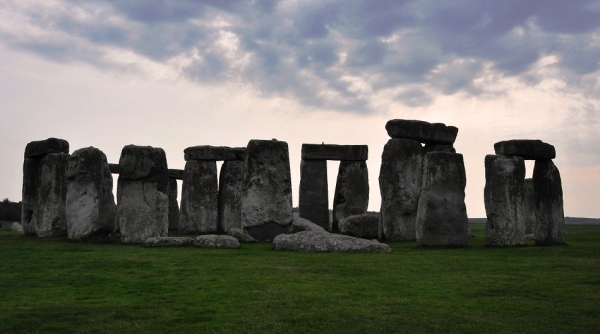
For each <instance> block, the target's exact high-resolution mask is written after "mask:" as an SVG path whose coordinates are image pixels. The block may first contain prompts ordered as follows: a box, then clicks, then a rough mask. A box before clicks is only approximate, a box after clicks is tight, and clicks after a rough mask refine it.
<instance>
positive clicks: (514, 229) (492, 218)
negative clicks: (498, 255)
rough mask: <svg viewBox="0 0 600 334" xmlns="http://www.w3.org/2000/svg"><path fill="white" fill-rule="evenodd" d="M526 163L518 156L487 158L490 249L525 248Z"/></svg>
mask: <svg viewBox="0 0 600 334" xmlns="http://www.w3.org/2000/svg"><path fill="white" fill-rule="evenodd" d="M524 183H525V161H524V160H523V158H521V157H517V156H504V155H487V156H486V157H485V189H484V202H485V212H486V215H487V223H486V228H485V232H486V240H485V244H486V246H521V245H523V240H524V233H525V215H524V206H523V200H524Z"/></svg>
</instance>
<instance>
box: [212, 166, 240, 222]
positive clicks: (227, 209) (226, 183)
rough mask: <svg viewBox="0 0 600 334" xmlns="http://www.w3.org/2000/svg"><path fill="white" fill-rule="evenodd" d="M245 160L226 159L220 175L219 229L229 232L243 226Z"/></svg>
mask: <svg viewBox="0 0 600 334" xmlns="http://www.w3.org/2000/svg"><path fill="white" fill-rule="evenodd" d="M243 177H244V162H243V161H239V160H236V161H225V162H223V165H222V166H221V174H220V175H219V194H218V203H217V212H218V221H217V231H218V232H222V233H227V232H228V231H229V230H230V229H231V228H239V229H242V228H243V223H242V184H243Z"/></svg>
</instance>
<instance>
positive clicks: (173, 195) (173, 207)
mask: <svg viewBox="0 0 600 334" xmlns="http://www.w3.org/2000/svg"><path fill="white" fill-rule="evenodd" d="M169 171H171V169H169ZM169 174H170V173H169ZM177 193H178V192H177V179H174V178H169V182H168V183H167V197H169V230H176V229H178V228H179V203H178V202H177Z"/></svg>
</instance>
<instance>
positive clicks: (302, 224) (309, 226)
mask: <svg viewBox="0 0 600 334" xmlns="http://www.w3.org/2000/svg"><path fill="white" fill-rule="evenodd" d="M292 225H293V226H294V228H293V230H292V233H298V232H303V231H317V232H325V229H324V228H322V227H321V226H319V225H317V224H315V223H313V222H311V221H310V220H308V219H305V218H296V219H294V220H293V221H292Z"/></svg>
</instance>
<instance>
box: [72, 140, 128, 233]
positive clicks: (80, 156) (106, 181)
mask: <svg viewBox="0 0 600 334" xmlns="http://www.w3.org/2000/svg"><path fill="white" fill-rule="evenodd" d="M67 182H68V187H67V203H66V211H67V232H68V236H69V239H74V240H104V239H108V238H109V235H110V233H111V232H112V231H113V227H114V221H115V214H116V205H115V199H114V196H113V193H112V189H113V179H112V174H111V172H110V168H109V166H108V161H107V160H106V155H104V153H103V152H102V151H100V150H99V149H97V148H94V147H87V148H82V149H79V150H77V151H75V152H73V154H72V155H71V156H70V157H69V160H68V168H67Z"/></svg>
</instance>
